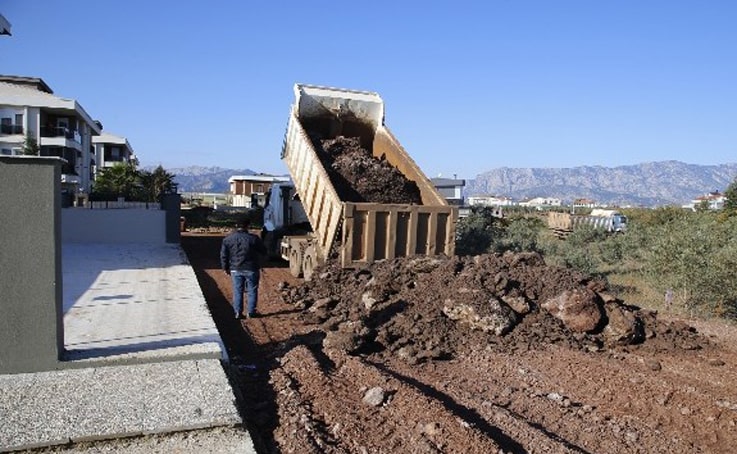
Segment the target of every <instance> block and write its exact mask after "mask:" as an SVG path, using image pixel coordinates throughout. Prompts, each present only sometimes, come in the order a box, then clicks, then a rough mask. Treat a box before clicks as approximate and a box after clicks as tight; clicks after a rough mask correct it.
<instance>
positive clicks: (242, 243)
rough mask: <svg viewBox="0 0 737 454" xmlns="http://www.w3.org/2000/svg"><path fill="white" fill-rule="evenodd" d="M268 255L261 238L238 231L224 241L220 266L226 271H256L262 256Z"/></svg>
mask: <svg viewBox="0 0 737 454" xmlns="http://www.w3.org/2000/svg"><path fill="white" fill-rule="evenodd" d="M265 254H266V248H265V247H264V243H263V242H262V241H261V238H259V237H257V236H256V235H253V234H251V233H248V232H246V231H245V230H240V229H238V230H237V231H235V232H233V233H231V234H230V235H228V236H226V237H225V239H223V246H222V247H221V248H220V266H221V267H222V269H224V270H225V271H256V270H258V269H259V260H260V255H265Z"/></svg>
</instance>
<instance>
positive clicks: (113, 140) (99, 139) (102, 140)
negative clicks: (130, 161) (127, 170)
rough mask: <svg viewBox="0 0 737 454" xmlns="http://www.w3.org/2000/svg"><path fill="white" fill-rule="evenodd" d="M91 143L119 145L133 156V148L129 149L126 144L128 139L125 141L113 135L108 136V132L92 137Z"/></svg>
mask: <svg viewBox="0 0 737 454" xmlns="http://www.w3.org/2000/svg"><path fill="white" fill-rule="evenodd" d="M92 143H93V144H98V143H99V144H106V143H109V144H113V145H121V146H124V147H126V148H127V149H128V151H130V152H131V154H133V147H131V144H130V143H128V139H126V138H125V137H123V136H117V135H115V134H110V133H109V132H101V133H100V135H99V136H92Z"/></svg>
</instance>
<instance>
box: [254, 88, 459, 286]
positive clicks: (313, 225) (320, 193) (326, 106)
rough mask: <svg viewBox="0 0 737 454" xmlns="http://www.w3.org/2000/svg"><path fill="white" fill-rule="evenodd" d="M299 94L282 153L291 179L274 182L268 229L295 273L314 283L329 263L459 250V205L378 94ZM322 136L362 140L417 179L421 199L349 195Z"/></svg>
mask: <svg viewBox="0 0 737 454" xmlns="http://www.w3.org/2000/svg"><path fill="white" fill-rule="evenodd" d="M294 96H295V99H294V104H293V105H292V106H291V109H290V113H289V121H288V124H287V129H286V134H285V137H284V143H283V147H282V152H281V158H282V160H283V161H284V163H285V164H286V167H287V169H288V170H289V174H290V176H291V182H290V183H279V184H276V185H274V186H272V190H271V192H270V195H269V201H268V203H267V206H266V207H265V209H264V229H265V230H264V232H263V234H264V237H265V240H266V241H265V242H266V244H267V247H268V246H269V245H272V246H273V245H278V246H279V253H280V255H281V257H282V258H284V259H285V260H287V261H288V262H289V269H290V272H291V274H292V275H294V276H295V277H299V276H303V277H304V278H305V279H306V280H310V279H311V278H312V274H313V270H314V269H315V267H317V266H318V265H321V264H323V263H325V261H327V260H335V261H336V262H337V263H339V264H340V266H342V267H344V268H356V267H361V266H364V265H367V264H369V263H372V262H374V261H378V260H385V259H392V258H395V257H406V256H413V255H426V256H434V255H441V254H444V255H448V256H451V255H453V254H454V252H455V225H456V221H457V219H458V209H457V207H454V206H451V205H449V204H448V202H447V201H446V200H445V198H444V197H442V196H441V195H440V193H439V192H438V191H437V189H435V187H434V186H433V184H432V183H431V182H430V180H429V179H428V178H427V177H426V176H425V175H424V174H423V173H422V171H421V170H420V168H419V167H418V166H417V164H416V163H415V162H414V161H413V160H412V158H410V156H409V155H408V154H407V152H406V151H405V150H404V148H403V147H402V146H401V145H400V143H399V141H398V140H397V139H396V138H395V137H394V135H393V134H392V133H391V131H390V130H389V128H388V127H387V126H386V125H385V124H384V102H383V100H382V98H381V97H380V96H379V95H378V94H377V93H374V92H367V91H358V90H348V89H339V88H330V87H322V86H317V85H307V84H295V86H294ZM315 134H317V135H319V136H320V137H322V138H326V139H331V138H337V137H339V136H342V137H357V138H360V141H361V143H362V144H366V149H368V150H370V151H371V153H372V155H373V156H374V157H375V158H377V159H381V160H385V161H386V162H388V163H389V164H390V165H391V166H393V167H394V168H396V169H397V170H399V171H400V172H401V173H402V175H404V176H405V177H406V178H407V180H410V181H413V182H414V183H416V185H417V188H418V189H419V192H420V195H421V203H409V204H407V203H389V204H386V203H371V202H355V201H348V200H345V199H341V197H340V196H339V192H338V191H336V187H335V186H334V183H333V182H332V181H331V178H330V176H329V173H328V170H327V169H326V168H325V166H324V163H323V162H322V161H321V159H320V156H319V155H318V152H319V151H318V150H317V149H316V147H315V144H314V143H313V141H312V139H311V137H314V136H315ZM320 152H323V153H324V151H320ZM305 221H307V222H305Z"/></svg>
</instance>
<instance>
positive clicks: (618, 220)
mask: <svg viewBox="0 0 737 454" xmlns="http://www.w3.org/2000/svg"><path fill="white" fill-rule="evenodd" d="M582 225H590V226H592V227H593V228H595V229H603V230H605V231H606V232H609V233H624V232H626V231H627V216H625V215H623V214H622V213H620V212H619V211H616V210H604V209H599V208H596V209H594V210H591V214H589V215H575V214H569V213H557V212H553V211H551V212H550V213H548V228H550V229H551V230H553V232H554V233H555V234H556V235H557V236H560V237H564V236H567V235H568V234H570V233H571V232H573V231H574V230H575V229H576V228H578V227H580V226H582Z"/></svg>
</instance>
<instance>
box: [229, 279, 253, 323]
mask: <svg viewBox="0 0 737 454" xmlns="http://www.w3.org/2000/svg"><path fill="white" fill-rule="evenodd" d="M230 277H231V278H232V279H233V309H234V310H235V315H241V314H243V288H244V287H245V288H246V293H247V295H248V313H249V314H254V313H256V300H258V281H259V271H258V270H256V271H235V270H234V271H231V272H230Z"/></svg>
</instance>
